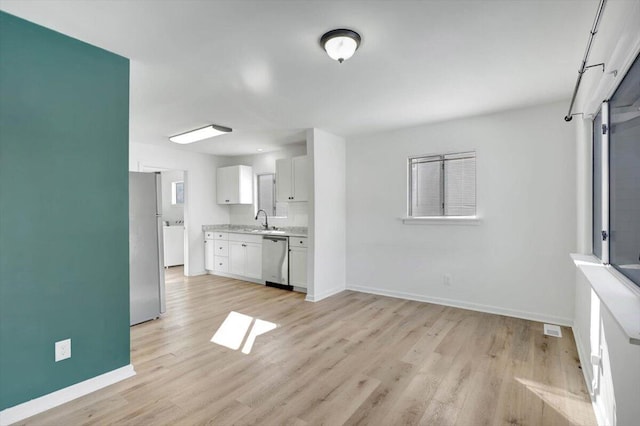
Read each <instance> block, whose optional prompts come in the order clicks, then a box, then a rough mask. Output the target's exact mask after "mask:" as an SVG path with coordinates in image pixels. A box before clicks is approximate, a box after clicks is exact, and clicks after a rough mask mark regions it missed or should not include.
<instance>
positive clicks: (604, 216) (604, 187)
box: [591, 54, 640, 296]
mask: <svg viewBox="0 0 640 426" xmlns="http://www.w3.org/2000/svg"><path fill="white" fill-rule="evenodd" d="M636 61H640V54H636V55H635V56H634V57H633V59H632V60H631V63H630V64H629V68H628V69H627V70H626V72H625V74H624V75H623V76H622V78H621V79H620V81H619V82H618V84H617V85H616V86H615V87H614V88H613V90H612V92H611V95H610V97H608V98H606V100H605V101H603V102H602V103H601V105H600V109H598V110H597V111H596V113H595V114H593V116H592V117H591V122H592V129H593V131H592V135H591V140H592V144H591V146H592V148H593V147H595V138H596V131H599V132H600V137H601V156H600V164H599V165H598V166H599V167H600V170H601V176H600V179H601V200H600V201H601V205H600V208H601V228H602V230H601V231H600V232H601V233H605V235H606V238H604V239H602V240H601V255H602V256H601V257H598V256H597V254H596V253H595V246H594V243H595V239H596V236H595V235H593V234H595V233H596V232H598V230H596V229H595V218H594V217H593V215H592V218H591V231H592V238H591V242H592V246H591V255H592V256H593V257H594V258H595V259H597V261H598V262H599V263H600V264H602V265H603V266H605V267H606V268H607V269H608V270H609V271H610V272H611V274H612V275H613V276H614V277H616V278H617V279H618V280H619V281H620V282H622V283H623V284H624V285H625V286H626V287H628V288H630V289H631V290H632V292H633V293H634V294H636V295H638V296H640V281H639V282H637V281H635V280H633V279H631V277H630V276H627V275H626V274H625V273H624V272H623V271H622V270H620V269H619V268H618V266H617V265H615V264H612V263H611V243H610V240H611V229H610V228H611V223H610V221H611V210H612V208H611V196H610V195H611V158H610V150H611V145H610V143H611V140H610V134H611V111H610V107H611V106H610V103H611V100H612V99H613V98H614V96H615V94H616V93H617V91H618V89H619V88H620V87H621V85H622V83H623V82H624V80H625V78H627V76H628V75H629V72H630V71H631V69H632V68H633V66H634V64H636ZM599 113H600V114H601V116H602V126H601V128H600V129H596V128H595V122H596V119H597V116H598V114H599ZM591 166H592V167H591V172H592V174H591V178H592V187H591V201H592V211H594V212H595V211H596V207H597V206H596V205H594V204H593V202H594V201H595V198H596V197H595V196H594V195H595V194H594V189H595V188H596V185H597V183H596V182H595V173H594V171H595V170H596V167H597V164H596V156H595V152H594V151H593V150H592V155H591Z"/></svg>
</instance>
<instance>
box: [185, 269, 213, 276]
mask: <svg viewBox="0 0 640 426" xmlns="http://www.w3.org/2000/svg"><path fill="white" fill-rule="evenodd" d="M208 273H209V272H207V271H205V270H204V269H203V270H202V271H199V272H194V273H192V274H189V275H187V276H188V277H199V276H201V275H207V274H208Z"/></svg>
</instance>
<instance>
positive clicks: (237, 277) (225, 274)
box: [205, 270, 265, 285]
mask: <svg viewBox="0 0 640 426" xmlns="http://www.w3.org/2000/svg"><path fill="white" fill-rule="evenodd" d="M205 274H209V275H217V276H219V277H225V278H233V279H234V280H238V281H246V282H248V283H253V284H260V285H265V281H264V280H258V279H255V278H249V277H245V276H242V275H236V274H230V273H228V272H220V271H209V270H207V271H205Z"/></svg>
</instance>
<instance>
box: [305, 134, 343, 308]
mask: <svg viewBox="0 0 640 426" xmlns="http://www.w3.org/2000/svg"><path fill="white" fill-rule="evenodd" d="M307 151H308V155H309V158H310V160H311V161H310V163H311V164H312V166H311V168H312V170H311V176H312V179H311V182H312V188H313V194H312V195H311V199H310V201H309V247H308V249H307V250H308V251H307V258H308V263H307V266H308V267H307V284H308V293H307V300H310V301H318V300H321V299H324V298H325V297H328V296H331V295H332V294H335V293H338V292H340V291H343V290H344V289H345V285H346V284H345V283H346V281H345V274H346V246H345V244H346V239H345V235H346V220H345V218H346V186H345V185H346V181H345V178H346V174H345V171H346V169H345V167H346V149H345V140H344V139H343V138H341V137H338V136H335V135H332V134H330V133H327V132H325V131H322V130H319V129H310V130H307Z"/></svg>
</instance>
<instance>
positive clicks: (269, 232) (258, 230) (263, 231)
mask: <svg viewBox="0 0 640 426" xmlns="http://www.w3.org/2000/svg"><path fill="white" fill-rule="evenodd" d="M251 232H252V233H255V234H268V235H273V234H275V235H277V234H280V235H282V234H284V233H285V232H284V231H275V230H271V229H270V230H266V229H254V230H252V231H251Z"/></svg>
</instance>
